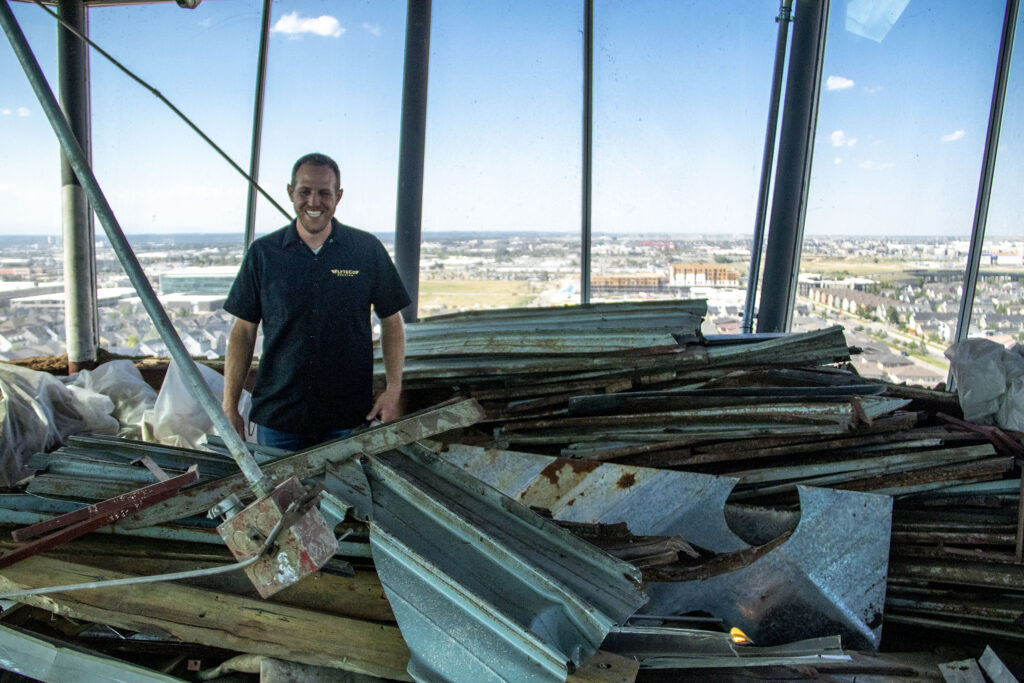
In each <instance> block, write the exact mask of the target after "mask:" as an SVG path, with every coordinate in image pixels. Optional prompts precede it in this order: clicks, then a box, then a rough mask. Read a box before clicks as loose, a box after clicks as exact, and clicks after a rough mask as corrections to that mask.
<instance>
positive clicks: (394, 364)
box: [366, 313, 405, 422]
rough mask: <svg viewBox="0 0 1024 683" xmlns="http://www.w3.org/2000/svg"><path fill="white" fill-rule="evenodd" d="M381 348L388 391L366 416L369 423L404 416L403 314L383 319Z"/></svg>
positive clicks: (381, 323) (386, 390)
mask: <svg viewBox="0 0 1024 683" xmlns="http://www.w3.org/2000/svg"><path fill="white" fill-rule="evenodd" d="M380 346H381V355H382V357H383V358H384V378H385V381H386V383H387V389H385V390H384V393H382V394H381V395H380V396H378V397H377V400H376V401H374V402H373V410H371V411H370V414H369V415H367V416H366V420H367V422H371V421H373V419H374V418H377V419H379V420H380V421H381V422H390V421H391V420H394V419H397V418H399V417H401V415H402V412H401V410H400V407H399V399H400V398H401V397H402V366H403V365H404V363H405V323H403V322H402V314H401V313H394V314H392V315H389V316H388V317H386V318H382V319H381V321H380Z"/></svg>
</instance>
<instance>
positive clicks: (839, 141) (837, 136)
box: [828, 130, 857, 147]
mask: <svg viewBox="0 0 1024 683" xmlns="http://www.w3.org/2000/svg"><path fill="white" fill-rule="evenodd" d="M828 139H829V140H831V141H832V146H833V147H853V146H854V145H856V144H857V138H848V137H846V133H845V132H843V131H841V130H837V131H833V133H832V134H831V135H829V136H828Z"/></svg>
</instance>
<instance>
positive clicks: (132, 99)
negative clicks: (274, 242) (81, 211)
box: [89, 0, 260, 356]
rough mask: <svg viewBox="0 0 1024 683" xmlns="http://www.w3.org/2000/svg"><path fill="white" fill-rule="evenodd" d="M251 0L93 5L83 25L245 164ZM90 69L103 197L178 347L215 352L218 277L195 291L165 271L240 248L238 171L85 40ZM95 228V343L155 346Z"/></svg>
mask: <svg viewBox="0 0 1024 683" xmlns="http://www.w3.org/2000/svg"><path fill="white" fill-rule="evenodd" d="M259 7H260V3H259V2H257V1H256V0H243V1H242V2H235V3H209V2H207V3H202V4H200V5H199V7H198V8H197V9H194V10H184V9H182V8H180V7H178V6H177V5H176V4H175V3H158V4H146V5H137V6H110V7H96V8H93V9H91V10H90V11H89V30H90V35H91V37H92V39H93V40H94V41H95V42H96V43H97V44H98V45H99V46H101V47H102V48H104V49H105V50H106V51H107V52H109V53H110V54H111V55H113V56H114V57H115V58H116V59H117V60H118V61H119V62H120V63H121V64H123V65H124V66H125V67H127V68H128V69H129V70H131V71H132V72H133V73H135V74H136V75H137V76H138V77H139V78H141V79H143V80H145V81H146V82H147V83H148V84H149V85H150V86H151V87H152V88H155V89H156V90H158V91H159V92H160V93H162V94H163V95H164V96H165V97H166V98H167V99H168V100H170V102H172V103H173V104H174V105H175V106H176V107H177V108H178V109H179V110H181V111H182V112H183V113H184V114H185V115H186V116H187V117H189V118H190V119H191V121H192V122H193V123H194V124H195V125H196V126H197V127H198V128H199V129H201V130H202V131H203V132H204V133H205V134H206V135H207V136H208V137H209V138H210V139H212V140H213V141H214V142H215V143H216V144H217V145H218V146H220V147H221V148H222V149H223V150H224V151H225V152H226V153H227V154H228V155H229V156H230V157H231V158H232V159H233V160H234V161H235V163H237V164H238V165H239V166H241V167H242V168H243V169H247V168H248V165H249V162H248V159H249V140H250V131H251V127H252V99H253V92H254V87H253V83H254V80H255V78H254V77H255V68H256V66H255V65H256V50H257V46H258V36H259V19H260V9H259ZM155 26H158V27H160V30H158V31H154V30H153V27H155ZM90 73H91V78H92V93H91V94H92V130H93V168H94V170H95V173H96V176H97V179H98V180H99V183H100V185H101V186H102V188H103V191H104V194H105V195H106V198H107V201H108V202H109V204H110V205H111V208H112V209H113V211H114V214H115V215H116V216H117V218H118V222H119V223H120V225H121V228H122V230H123V231H124V232H125V234H126V235H127V236H128V239H129V241H130V242H131V243H132V246H133V249H134V250H135V252H136V254H137V255H138V258H139V260H140V262H141V264H142V266H143V268H144V270H145V271H146V274H147V276H148V277H149V279H150V282H151V283H152V284H153V287H154V289H156V290H157V292H158V294H160V295H161V297H162V300H163V304H164V307H165V308H166V309H167V311H168V313H169V315H170V316H171V318H172V319H173V320H174V321H175V327H176V328H177V330H178V333H179V335H180V336H181V337H182V339H183V340H184V341H185V343H186V347H187V348H188V349H189V351H190V352H191V353H192V354H193V355H208V356H218V355H221V354H223V353H224V351H225V345H226V337H227V332H228V330H229V325H230V320H229V318H228V316H227V315H226V314H224V313H223V312H217V309H218V308H219V305H220V303H221V302H222V301H223V297H224V295H226V293H227V287H226V285H223V286H222V287H220V288H217V289H216V291H213V292H211V291H198V290H193V289H191V288H187V287H180V286H178V287H175V286H173V285H174V284H179V285H180V283H181V282H182V281H180V280H178V281H176V280H174V276H175V275H179V274H188V273H190V272H191V273H192V274H193V278H197V279H204V278H207V277H208V276H209V275H210V273H209V272H208V271H207V270H205V268H208V267H209V266H213V265H216V266H218V267H220V268H222V269H225V268H226V270H227V271H228V272H233V268H234V267H236V264H237V262H238V260H239V259H240V257H241V253H242V241H243V238H242V236H243V234H244V224H245V200H246V192H247V184H246V181H245V179H244V178H242V177H241V175H239V174H238V173H237V172H236V171H235V170H233V169H232V168H231V167H230V165H229V164H228V163H227V162H226V161H224V160H223V158H222V157H221V156H220V155H219V154H218V153H217V152H216V151H215V150H214V149H213V148H211V147H210V146H209V145H208V144H207V143H205V142H204V141H203V140H202V139H201V138H200V137H199V136H198V135H197V134H196V133H195V132H194V131H193V130H191V129H190V128H189V127H188V125H187V124H186V123H184V122H183V121H182V120H181V119H180V118H179V117H178V116H177V115H175V114H174V113H173V112H172V111H171V110H170V108H169V107H167V106H166V105H165V104H163V103H162V102H160V101H159V100H158V99H157V98H156V97H154V96H153V94H152V93H150V92H149V91H148V90H147V89H146V88H143V87H141V86H140V85H138V84H137V83H135V82H134V81H133V80H131V78H129V77H128V76H127V75H126V74H124V73H123V72H122V71H121V70H120V69H118V68H116V67H115V66H114V65H112V64H111V63H110V62H109V61H108V60H106V59H104V58H103V57H102V56H101V55H99V54H97V53H95V52H93V53H92V54H91V56H90ZM97 235H98V239H97V242H98V243H99V245H98V247H97V270H98V276H97V285H98V288H99V292H100V301H99V306H100V343H101V346H103V347H104V348H106V349H108V350H111V351H115V352H119V353H127V354H139V355H166V354H167V350H166V347H165V346H164V344H163V343H162V341H161V340H160V337H159V335H158V333H157V332H156V329H155V328H154V326H153V325H152V323H151V322H150V320H149V318H148V316H147V314H146V313H145V311H144V309H143V308H142V307H141V305H140V303H139V301H138V299H137V298H136V297H135V296H134V293H133V291H132V290H131V289H130V288H129V287H130V285H129V283H128V282H127V278H126V277H125V276H124V273H123V270H122V269H121V266H120V264H119V263H118V261H117V259H116V257H115V255H114V253H113V251H112V249H111V248H110V246H109V245H108V244H107V243H106V238H105V236H104V235H103V231H102V230H101V229H100V227H99V226H98V225H97ZM221 279H224V278H223V277H222V278H221ZM165 280H166V282H165ZM202 330H208V334H203V333H202Z"/></svg>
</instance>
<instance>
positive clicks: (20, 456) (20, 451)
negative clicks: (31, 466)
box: [0, 364, 117, 486]
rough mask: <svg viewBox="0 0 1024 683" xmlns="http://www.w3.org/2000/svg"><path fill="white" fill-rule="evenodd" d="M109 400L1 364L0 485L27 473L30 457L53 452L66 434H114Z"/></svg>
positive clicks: (34, 372)
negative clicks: (38, 453)
mask: <svg viewBox="0 0 1024 683" xmlns="http://www.w3.org/2000/svg"><path fill="white" fill-rule="evenodd" d="M113 409H114V402H113V401H111V400H110V399H109V398H107V397H106V396H103V395H102V394H97V393H95V392H91V391H89V390H87V389H83V388H76V389H71V388H69V387H67V386H65V384H64V382H62V381H61V380H60V378H58V377H54V376H53V375H51V374H49V373H47V372H40V371H38V370H31V369H29V368H22V367H18V366H16V365H7V364H0V485H3V486H11V485H13V484H15V483H17V482H18V481H19V480H21V479H23V478H24V477H26V476H28V475H29V474H31V471H29V470H28V469H27V468H26V467H25V463H26V462H27V461H28V459H29V458H30V457H31V456H32V454H33V453H37V452H39V451H47V450H51V449H53V448H56V447H57V446H59V445H60V444H62V443H63V442H64V440H65V439H66V438H67V437H68V436H70V435H71V434H81V433H83V432H97V433H100V434H116V433H117V421H116V420H114V419H112V418H111V417H110V413H111V412H112V411H113Z"/></svg>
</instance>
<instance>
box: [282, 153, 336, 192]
mask: <svg viewBox="0 0 1024 683" xmlns="http://www.w3.org/2000/svg"><path fill="white" fill-rule="evenodd" d="M303 164H309V165H310V166H326V167H327V168H329V169H331V170H332V171H334V177H335V178H337V180H338V187H341V171H340V170H339V169H338V162H337V161H335V160H334V159H332V158H330V157H329V156H327V155H326V154H320V153H319V152H313V153H312V154H307V155H305V156H302V157H299V160H298V161H296V162H295V165H294V166H292V182H291V184H292V185H294V184H295V174H296V173H298V172H299V166H302V165H303Z"/></svg>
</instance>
